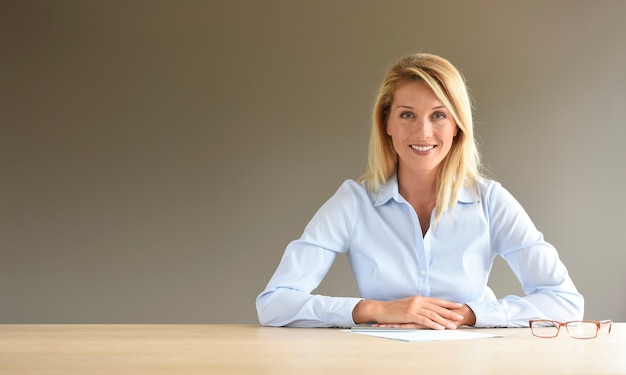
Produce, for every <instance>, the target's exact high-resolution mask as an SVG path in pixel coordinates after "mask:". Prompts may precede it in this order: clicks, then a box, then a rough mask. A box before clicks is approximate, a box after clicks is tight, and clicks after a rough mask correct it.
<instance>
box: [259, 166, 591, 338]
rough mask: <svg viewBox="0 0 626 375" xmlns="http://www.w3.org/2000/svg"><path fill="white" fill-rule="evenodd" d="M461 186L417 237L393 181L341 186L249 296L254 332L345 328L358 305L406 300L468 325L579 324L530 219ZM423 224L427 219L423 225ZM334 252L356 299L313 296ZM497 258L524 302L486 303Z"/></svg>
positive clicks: (575, 297) (569, 293)
mask: <svg viewBox="0 0 626 375" xmlns="http://www.w3.org/2000/svg"><path fill="white" fill-rule="evenodd" d="M477 188H478V189H477V192H478V195H476V194H475V193H474V192H473V191H472V189H470V188H464V189H463V190H462V191H461V192H460V195H459V198H458V203H457V204H456V207H455V209H454V210H453V211H451V212H448V213H444V215H443V216H442V218H441V219H440V221H439V222H438V223H437V224H436V225H434V226H431V227H430V229H429V230H428V232H426V235H425V236H422V232H421V229H420V224H419V219H418V217H417V215H416V213H415V210H414V209H413V207H412V206H411V205H410V204H409V203H408V202H407V201H406V200H405V199H404V198H403V197H402V196H401V195H400V193H399V191H398V182H397V178H396V177H395V176H393V177H392V178H390V179H389V181H388V182H387V183H386V184H385V185H383V186H382V187H381V189H380V191H379V192H378V193H374V192H371V191H369V190H367V189H366V188H365V186H364V185H363V184H359V183H357V182H355V181H353V180H348V181H345V182H344V183H343V184H342V185H341V187H340V188H339V189H338V190H337V192H336V193H335V194H334V195H333V196H332V197H331V198H330V199H329V200H328V201H327V202H326V203H324V205H322V207H321V208H320V209H319V210H318V212H317V213H316V214H315V215H314V217H313V218H312V219H311V221H310V222H309V224H308V225H307V226H306V228H305V230H304V233H303V234H302V236H301V237H300V238H299V239H298V240H295V241H292V242H291V243H289V245H288V246H287V248H286V250H285V253H284V255H283V258H282V259H281V261H280V264H279V266H278V268H277V270H276V272H275V273H274V275H273V276H272V278H271V280H270V282H269V283H268V285H267V287H266V288H265V290H264V291H263V292H262V293H261V294H260V295H259V296H258V297H257V300H256V306H257V312H258V316H259V321H260V322H261V324H263V325H271V326H297V327H349V326H352V325H354V322H353V320H352V310H353V309H354V306H355V305H356V304H357V303H358V302H359V301H360V300H361V299H362V298H365V299H372V300H393V299H399V298H404V297H409V296H414V295H420V296H427V297H436V298H442V299H445V300H449V301H454V302H459V303H466V304H468V305H469V306H470V307H471V309H472V310H473V311H474V314H475V315H476V325H475V326H476V327H527V326H528V320H529V319H537V318H548V319H554V320H560V321H568V320H579V319H582V316H583V305H584V301H583V297H582V295H581V294H580V293H578V291H577V290H576V287H575V286H574V284H573V283H572V280H571V279H570V277H569V275H568V272H567V269H566V268H565V266H564V265H563V263H562V262H561V261H560V260H559V256H558V254H557V251H556V250H555V249H554V247H553V246H552V245H550V244H549V243H548V242H546V241H545V240H544V239H543V235H542V234H541V232H539V231H538V230H537V229H536V228H535V226H534V225H533V223H532V221H531V220H530V218H529V217H528V215H527V214H526V212H525V211H524V209H523V208H522V207H521V205H520V204H519V203H518V202H517V201H516V200H515V199H514V198H513V196H512V195H511V194H510V193H509V192H508V191H507V190H506V189H504V188H503V187H502V186H501V185H500V184H499V183H497V182H494V181H490V180H485V181H481V182H479V183H478V186H477ZM431 221H432V218H431ZM338 254H346V255H347V257H348V260H349V262H350V265H351V267H352V271H353V274H354V277H355V279H356V282H357V285H358V289H359V292H360V295H361V297H362V298H353V297H330V296H322V295H314V294H312V291H313V290H314V289H316V288H317V287H318V286H319V284H320V282H321V281H322V279H323V278H324V276H325V275H326V273H327V272H328V270H329V269H330V267H331V265H332V263H333V261H334V259H335V257H336V256H337V255H338ZM496 256H501V257H502V258H504V260H505V261H506V262H507V263H508V265H509V266H510V267H511V270H512V271H513V273H514V274H515V275H516V276H517V278H518V279H519V281H520V283H521V285H522V288H523V290H524V293H526V296H524V297H518V296H513V295H510V296H506V297H504V298H502V299H499V300H496V299H495V298H486V297H485V295H486V293H485V291H486V290H489V289H488V287H487V281H488V277H489V272H490V271H491V267H492V264H493V261H494V259H495V257H496Z"/></svg>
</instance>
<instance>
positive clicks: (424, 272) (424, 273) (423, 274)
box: [420, 270, 428, 276]
mask: <svg viewBox="0 0 626 375" xmlns="http://www.w3.org/2000/svg"><path fill="white" fill-rule="evenodd" d="M420 273H421V274H422V276H426V274H427V273H428V272H426V270H422V272H420Z"/></svg>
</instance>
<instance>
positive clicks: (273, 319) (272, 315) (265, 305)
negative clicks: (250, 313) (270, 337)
mask: <svg viewBox="0 0 626 375" xmlns="http://www.w3.org/2000/svg"><path fill="white" fill-rule="evenodd" d="M270 296H271V294H269V293H262V294H260V295H259V296H258V297H257V299H256V313H257V317H258V319H259V324H261V325H262V326H268V327H281V326H283V325H284V324H281V323H280V318H279V316H278V315H277V312H276V311H274V310H275V309H272V303H271V302H270V301H269V300H270V299H271V298H270Z"/></svg>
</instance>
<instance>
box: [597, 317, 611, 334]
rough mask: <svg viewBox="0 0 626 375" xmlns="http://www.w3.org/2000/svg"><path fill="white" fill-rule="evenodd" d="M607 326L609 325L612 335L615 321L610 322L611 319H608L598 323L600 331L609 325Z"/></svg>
mask: <svg viewBox="0 0 626 375" xmlns="http://www.w3.org/2000/svg"><path fill="white" fill-rule="evenodd" d="M607 324H608V325H609V333H611V328H613V321H612V320H610V319H607V320H600V321H599V322H598V329H600V328H602V327H604V326H605V325H607Z"/></svg>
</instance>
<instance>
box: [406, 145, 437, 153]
mask: <svg viewBox="0 0 626 375" xmlns="http://www.w3.org/2000/svg"><path fill="white" fill-rule="evenodd" d="M411 148H412V149H413V150H415V151H420V152H426V151H430V150H432V149H434V148H435V146H433V145H431V146H417V145H411Z"/></svg>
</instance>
